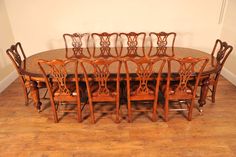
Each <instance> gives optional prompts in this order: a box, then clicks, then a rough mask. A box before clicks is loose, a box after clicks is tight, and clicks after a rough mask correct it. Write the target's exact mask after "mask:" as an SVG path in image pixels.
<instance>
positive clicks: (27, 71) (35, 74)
mask: <svg viewBox="0 0 236 157" xmlns="http://www.w3.org/2000/svg"><path fill="white" fill-rule="evenodd" d="M116 50H117V49H116ZM86 51H88V52H90V51H92V49H90V51H89V49H86ZM96 51H99V48H97V50H96ZM111 51H115V49H114V48H111ZM122 51H125V49H124V48H123V50H122ZM137 51H140V52H142V53H143V51H144V49H142V48H138V49H137ZM168 51H172V49H171V48H167V52H168ZM90 53H91V52H90ZM122 53H123V52H122ZM174 54H175V55H174V57H177V58H184V57H196V58H200V57H205V58H208V59H209V62H208V63H207V65H206V67H205V69H204V71H203V73H202V79H201V83H200V86H201V91H200V97H199V100H198V103H199V109H200V107H203V106H204V105H205V104H206V97H207V90H208V88H207V82H208V79H209V77H210V75H211V74H212V73H214V72H215V71H216V64H215V63H216V59H215V57H212V56H211V55H210V54H209V53H206V52H203V51H199V50H196V49H191V48H183V47H175V48H174ZM39 59H44V60H54V59H62V60H65V59H67V58H66V50H65V49H53V50H48V51H44V52H40V53H37V54H34V55H32V56H29V57H27V58H26V60H25V61H24V68H23V69H22V74H23V75H25V78H26V79H27V81H29V82H30V91H31V97H32V99H33V101H34V104H35V106H36V108H37V110H38V111H40V108H41V104H42V103H41V102H40V97H39V89H38V83H41V82H45V80H44V77H43V75H42V72H41V70H40V68H39V66H38V60H39ZM164 69H165V68H164ZM123 73H124V71H123ZM163 73H167V70H163ZM121 74H122V71H121ZM200 111H202V109H200Z"/></svg>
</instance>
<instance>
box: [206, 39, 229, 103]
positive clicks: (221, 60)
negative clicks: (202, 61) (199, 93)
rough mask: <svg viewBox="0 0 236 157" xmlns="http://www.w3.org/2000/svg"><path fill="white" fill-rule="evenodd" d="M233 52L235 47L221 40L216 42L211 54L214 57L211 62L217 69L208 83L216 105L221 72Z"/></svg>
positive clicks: (212, 99)
mask: <svg viewBox="0 0 236 157" xmlns="http://www.w3.org/2000/svg"><path fill="white" fill-rule="evenodd" d="M232 51H233V47H232V46H231V45H229V44H228V43H227V42H223V41H221V40H219V39H217V40H216V42H215V45H214V48H213V50H212V53H211V56H212V60H211V61H212V64H213V65H214V66H215V67H216V71H215V73H213V74H212V75H211V76H210V79H209V81H208V82H207V85H208V89H209V90H208V91H210V92H211V101H212V103H215V96H216V88H217V84H218V80H219V77H220V73H221V70H222V68H223V67H224V64H225V62H226V60H227V58H228V57H229V55H230V53H231V52H232ZM214 57H215V58H216V62H213V61H214V59H213V58H214Z"/></svg>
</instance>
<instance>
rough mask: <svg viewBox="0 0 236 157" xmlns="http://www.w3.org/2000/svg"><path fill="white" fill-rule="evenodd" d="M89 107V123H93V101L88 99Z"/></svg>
mask: <svg viewBox="0 0 236 157" xmlns="http://www.w3.org/2000/svg"><path fill="white" fill-rule="evenodd" d="M89 109H90V117H91V123H92V124H94V123H95V117H94V111H93V103H92V101H91V100H89Z"/></svg>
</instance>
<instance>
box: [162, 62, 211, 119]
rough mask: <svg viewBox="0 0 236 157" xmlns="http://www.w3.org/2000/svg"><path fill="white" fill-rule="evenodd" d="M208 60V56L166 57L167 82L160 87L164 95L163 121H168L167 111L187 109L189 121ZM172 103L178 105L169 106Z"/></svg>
mask: <svg viewBox="0 0 236 157" xmlns="http://www.w3.org/2000/svg"><path fill="white" fill-rule="evenodd" d="M208 61H209V59H208V58H193V57H186V58H174V57H171V58H169V59H168V73H167V74H168V76H167V82H166V84H165V85H163V86H162V88H161V91H162V93H163V94H164V97H165V104H164V120H165V121H168V115H169V111H187V112H188V115H187V119H188V120H189V121H191V119H192V110H193V107H194V100H195V96H196V91H197V87H198V83H199V80H200V78H201V74H202V72H203V70H204V68H205V66H206V64H207V62H208ZM174 103H177V105H178V106H179V107H176V106H175V108H170V106H174ZM183 105H186V108H183Z"/></svg>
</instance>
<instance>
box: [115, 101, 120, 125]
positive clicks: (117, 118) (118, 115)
mask: <svg viewBox="0 0 236 157" xmlns="http://www.w3.org/2000/svg"><path fill="white" fill-rule="evenodd" d="M119 122H120V102H119V100H118V101H117V103H116V123H119Z"/></svg>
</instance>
